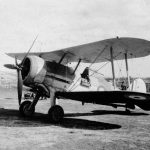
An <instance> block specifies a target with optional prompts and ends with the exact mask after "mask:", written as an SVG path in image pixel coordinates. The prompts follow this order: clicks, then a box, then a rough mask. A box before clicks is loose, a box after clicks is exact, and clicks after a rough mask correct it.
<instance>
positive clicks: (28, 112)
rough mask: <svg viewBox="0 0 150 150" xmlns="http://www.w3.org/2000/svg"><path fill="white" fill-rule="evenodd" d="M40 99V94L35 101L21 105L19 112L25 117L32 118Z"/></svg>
mask: <svg viewBox="0 0 150 150" xmlns="http://www.w3.org/2000/svg"><path fill="white" fill-rule="evenodd" d="M39 98H40V94H39V93H37V94H36V96H35V98H34V100H33V101H32V102H31V101H24V102H23V103H21V105H20V107H19V112H20V114H21V115H22V116H24V117H31V116H32V115H33V114H34V112H35V106H36V104H37V102H38V100H39Z"/></svg>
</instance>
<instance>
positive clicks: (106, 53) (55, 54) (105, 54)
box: [8, 37, 150, 63]
mask: <svg viewBox="0 0 150 150" xmlns="http://www.w3.org/2000/svg"><path fill="white" fill-rule="evenodd" d="M110 47H112V48H113V56H114V59H116V60H121V59H124V54H125V53H127V55H128V58H137V57H144V56H147V55H149V54H150V41H147V40H144V39H138V38H130V37H122V38H112V39H106V40H102V41H97V42H93V43H88V44H83V45H79V46H74V47H70V48H64V49H60V50H56V51H51V52H37V53H30V54H29V55H36V56H39V57H41V58H43V59H45V60H47V61H51V60H55V61H59V60H60V58H61V57H63V55H64V53H65V54H66V55H65V60H66V62H77V61H78V60H79V59H82V62H86V63H92V62H93V60H95V61H94V62H95V63H98V62H105V61H108V60H109V59H110ZM8 55H9V56H11V57H17V58H18V59H20V60H22V59H23V58H24V56H25V55H26V54H25V53H8Z"/></svg>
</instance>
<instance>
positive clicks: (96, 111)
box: [65, 110, 149, 117]
mask: <svg viewBox="0 0 150 150" xmlns="http://www.w3.org/2000/svg"><path fill="white" fill-rule="evenodd" d="M108 114H114V115H125V116H143V115H149V114H148V113H143V112H132V111H131V112H130V113H128V112H126V111H116V110H93V111H91V112H90V113H68V114H65V116H66V117H79V116H96V115H108Z"/></svg>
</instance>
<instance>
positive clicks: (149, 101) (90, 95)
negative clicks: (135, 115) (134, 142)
mask: <svg viewBox="0 0 150 150" xmlns="http://www.w3.org/2000/svg"><path fill="white" fill-rule="evenodd" d="M56 97H57V98H64V99H71V100H77V101H81V102H83V103H95V104H101V105H109V106H120V104H125V105H122V106H124V107H127V108H131V109H134V108H135V106H138V107H140V108H141V109H143V110H150V94H147V93H140V92H129V91H83V92H56ZM117 104H118V105H117Z"/></svg>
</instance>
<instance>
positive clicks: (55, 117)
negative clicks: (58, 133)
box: [48, 105, 64, 123]
mask: <svg viewBox="0 0 150 150" xmlns="http://www.w3.org/2000/svg"><path fill="white" fill-rule="evenodd" d="M48 116H49V119H50V121H51V122H53V123H59V122H61V121H62V119H63V117H64V110H63V108H62V107H61V106H59V105H55V106H52V107H51V108H50V109H49V111H48Z"/></svg>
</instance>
